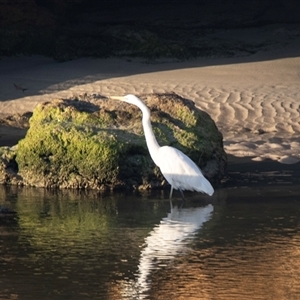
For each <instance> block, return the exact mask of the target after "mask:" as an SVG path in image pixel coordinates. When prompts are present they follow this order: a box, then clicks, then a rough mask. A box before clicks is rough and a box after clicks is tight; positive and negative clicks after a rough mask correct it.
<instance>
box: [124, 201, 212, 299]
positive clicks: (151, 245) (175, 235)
mask: <svg viewBox="0 0 300 300" xmlns="http://www.w3.org/2000/svg"><path fill="white" fill-rule="evenodd" d="M212 212H213V206H212V205H211V204H208V205H206V206H204V207H193V208H178V207H177V206H174V207H173V206H171V212H170V213H168V215H167V217H165V218H163V219H162V220H161V221H160V224H159V225H157V226H156V227H155V228H154V229H153V230H152V231H151V232H150V233H149V235H148V236H147V237H146V238H145V243H144V248H143V250H142V251H141V255H140V259H139V264H138V273H137V279H136V282H135V283H134V287H132V286H131V288H129V286H127V291H126V292H125V293H126V294H127V296H128V294H131V295H133V294H135V296H137V295H138V299H143V297H147V294H148V292H149V291H150V289H151V280H150V276H151V273H152V271H153V270H158V269H160V268H162V267H163V265H166V264H167V263H170V262H171V261H172V260H173V259H175V258H176V257H177V256H179V255H184V253H186V252H188V251H189V249H190V248H189V245H188V240H190V239H191V238H193V237H194V235H195V234H196V233H197V232H198V230H199V229H200V228H201V227H202V225H203V224H204V223H205V222H207V221H208V220H210V218H211V217H212Z"/></svg>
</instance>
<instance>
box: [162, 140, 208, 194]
mask: <svg viewBox="0 0 300 300" xmlns="http://www.w3.org/2000/svg"><path fill="white" fill-rule="evenodd" d="M159 158H160V159H159V168H160V170H161V172H162V174H163V175H164V177H165V178H166V180H167V181H168V182H169V183H170V184H171V185H172V186H173V187H174V188H175V189H181V190H192V191H193V190H195V191H198V192H204V193H207V194H209V195H212V194H213V192H214V190H213V188H212V186H211V184H210V183H209V181H208V180H207V179H206V178H205V177H204V176H203V174H202V172H201V170H200V169H199V167H198V166H197V165H196V164H195V163H194V162H193V161H192V160H191V159H190V158H189V157H188V156H186V155H185V154H184V153H182V152H181V151H180V150H178V149H175V148H173V147H168V146H165V147H161V148H160V149H159Z"/></svg>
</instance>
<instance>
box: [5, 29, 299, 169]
mask: <svg viewBox="0 0 300 300" xmlns="http://www.w3.org/2000/svg"><path fill="white" fill-rule="evenodd" d="M252 34H255V33H252ZM299 83H300V33H298V35H297V37H296V38H294V39H293V41H292V42H291V43H290V44H288V45H285V46H282V47H278V45H277V46H276V47H271V46H270V49H268V50H266V49H263V50H262V51H257V52H256V53H255V54H253V55H251V56H249V55H248V56H242V55H240V56H236V57H231V58H224V57H223V58H222V57H206V58H198V59H194V60H188V61H175V60H164V59H160V60H157V61H146V60H145V59H138V58H135V59H133V58H126V57H125V58H108V59H92V58H82V59H78V60H73V61H68V62H56V61H55V60H53V59H50V58H45V57H39V56H33V57H23V56H19V57H9V58H2V59H1V60H0V114H1V117H2V118H3V117H5V116H7V115H12V114H17V113H25V112H27V111H32V110H33V109H34V107H35V106H36V105H37V104H38V103H40V102H44V101H51V100H52V99H55V98H72V97H76V96H79V95H84V94H101V95H104V96H111V95H124V94H128V93H133V94H136V95H139V94H144V93H153V92H154V93H164V92H175V93H177V94H178V95H180V96H182V97H185V98H188V99H191V100H193V101H195V103H196V105H197V106H198V107H199V108H200V109H202V110H204V111H206V112H207V113H208V114H210V116H211V117H212V118H213V119H214V120H215V122H216V124H217V126H218V127H219V129H220V130H221V132H222V133H223V136H224V147H225V150H226V152H227V153H228V154H229V155H230V157H231V161H234V158H235V157H236V158H251V159H252V160H253V161H263V160H265V159H270V160H273V161H277V162H280V163H284V164H294V163H297V162H299V161H300V151H299V149H300V84H299ZM25 132H26V131H25V130H20V129H16V128H9V127H6V126H4V127H3V126H2V127H1V130H0V144H1V145H5V143H8V144H11V143H12V142H13V141H17V140H18V139H19V138H21V137H22V136H23V135H24V134H25Z"/></svg>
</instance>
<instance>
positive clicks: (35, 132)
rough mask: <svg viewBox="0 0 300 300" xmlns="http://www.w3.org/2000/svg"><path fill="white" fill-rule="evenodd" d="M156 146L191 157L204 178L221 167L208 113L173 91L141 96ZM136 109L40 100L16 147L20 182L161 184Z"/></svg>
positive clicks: (66, 185) (219, 136) (220, 144)
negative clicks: (22, 137)
mask: <svg viewBox="0 0 300 300" xmlns="http://www.w3.org/2000/svg"><path fill="white" fill-rule="evenodd" d="M141 99H142V100H144V101H145V103H146V104H147V105H148V107H149V108H150V110H151V120H152V125H153V130H154V132H155V135H156V137H157V140H158V142H159V144H160V145H161V146H162V145H170V146H174V147H176V148H178V149H180V150H182V151H183V152H184V153H186V154H187V155H188V156H190V157H191V159H192V160H194V161H195V162H196V163H197V164H198V165H199V166H200V167H201V169H202V170H203V172H204V174H205V175H206V176H207V177H208V178H210V179H220V178H221V177H222V176H223V174H224V169H225V166H226V154H225V152H224V149H223V141H222V134H221V133H220V132H219V131H218V129H217V127H216V125H215V123H214V121H213V120H212V119H211V118H210V116H209V115H208V114H207V113H205V112H203V111H201V110H199V109H197V108H196V107H195V105H194V103H193V102H192V101H190V100H186V99H183V98H181V97H180V96H178V95H176V94H150V95H142V96H141ZM141 118H142V114H141V112H140V111H139V109H138V108H137V107H135V106H133V105H129V104H126V103H120V102H118V101H114V100H110V99H106V98H103V97H102V98H100V99H99V98H97V97H94V98H93V99H89V101H81V100H54V101H52V102H47V103H44V104H40V105H38V106H37V107H36V109H35V110H34V112H33V116H32V117H31V119H30V128H29V130H28V132H27V135H26V137H25V138H24V139H23V140H21V141H20V142H19V144H18V148H17V155H16V162H17V164H18V170H19V175H20V176H21V177H22V178H23V183H24V184H25V185H30V186H38V187H49V188H54V187H59V188H91V189H107V188H108V189H117V188H122V187H127V188H153V187H160V186H163V185H164V184H165V181H164V180H163V177H162V175H161V174H160V171H159V169H158V167H156V166H155V165H154V163H153V162H152V160H151V158H150V155H149V153H148V150H147V146H146V142H145V138H144V135H143V128H142V123H141Z"/></svg>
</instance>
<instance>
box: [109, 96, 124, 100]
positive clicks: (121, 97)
mask: <svg viewBox="0 0 300 300" xmlns="http://www.w3.org/2000/svg"><path fill="white" fill-rule="evenodd" d="M109 98H110V99H113V100H120V101H124V97H123V96H110V97H109Z"/></svg>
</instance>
